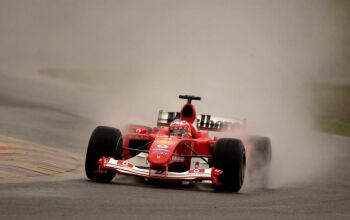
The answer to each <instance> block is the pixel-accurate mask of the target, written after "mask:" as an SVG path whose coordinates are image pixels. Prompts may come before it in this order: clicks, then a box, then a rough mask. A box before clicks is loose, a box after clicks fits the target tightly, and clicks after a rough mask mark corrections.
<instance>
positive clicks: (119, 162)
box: [117, 160, 134, 168]
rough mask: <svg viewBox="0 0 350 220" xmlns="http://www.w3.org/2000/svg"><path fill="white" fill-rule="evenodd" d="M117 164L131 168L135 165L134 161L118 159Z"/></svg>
mask: <svg viewBox="0 0 350 220" xmlns="http://www.w3.org/2000/svg"><path fill="white" fill-rule="evenodd" d="M117 164H118V165H119V166H123V167H129V168H133V167H134V165H133V164H132V163H129V162H126V161H122V160H118V162H117Z"/></svg>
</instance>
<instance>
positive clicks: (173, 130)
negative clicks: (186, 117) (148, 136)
mask: <svg viewBox="0 0 350 220" xmlns="http://www.w3.org/2000/svg"><path fill="white" fill-rule="evenodd" d="M169 134H170V136H178V137H185V138H191V137H192V134H191V125H190V124H189V123H188V122H187V121H183V120H180V119H176V120H174V121H173V122H171V124H170V125H169Z"/></svg>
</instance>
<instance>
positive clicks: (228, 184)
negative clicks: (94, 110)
mask: <svg viewBox="0 0 350 220" xmlns="http://www.w3.org/2000/svg"><path fill="white" fill-rule="evenodd" d="M179 98H181V99H187V103H186V104H185V105H184V106H183V107H182V109H181V111H180V112H164V111H159V115H158V123H157V125H158V126H157V127H155V128H153V129H152V128H149V127H147V126H140V125H130V126H128V129H127V130H128V132H127V133H126V134H124V135H122V134H121V132H120V130H118V129H116V128H111V127H105V126H99V127H97V128H96V129H95V130H94V131H93V133H92V134H91V138H90V141H89V145H88V149H87V153H86V161H85V172H86V175H87V177H88V178H89V179H91V180H94V181H97V182H109V181H111V180H112V179H113V178H114V176H115V175H116V173H118V174H125V175H133V176H139V177H143V178H146V179H158V180H162V181H169V182H174V181H203V180H210V181H211V183H212V185H213V186H214V188H215V189H221V190H228V191H234V192H238V191H239V190H240V189H241V187H242V185H243V182H244V177H245V172H246V162H247V161H248V162H249V161H251V163H250V164H253V165H252V167H253V166H254V167H257V166H258V167H266V166H267V165H268V164H269V162H270V159H271V144H270V140H269V139H268V138H266V137H250V136H248V135H247V134H246V129H245V120H229V119H223V118H215V117H212V116H211V115H196V110H195V107H194V106H193V104H192V103H191V102H192V100H201V98H200V97H195V96H188V95H180V96H179ZM227 130H230V133H229V134H230V135H229V136H230V138H217V137H213V138H211V137H209V135H208V131H217V132H222V131H227ZM248 171H249V169H248Z"/></svg>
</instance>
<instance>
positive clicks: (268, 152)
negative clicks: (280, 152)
mask: <svg viewBox="0 0 350 220" xmlns="http://www.w3.org/2000/svg"><path fill="white" fill-rule="evenodd" d="M251 142H252V160H253V161H254V163H257V164H258V165H259V166H269V165H270V163H271V157H272V147H271V140H270V138H268V137H264V136H252V137H251Z"/></svg>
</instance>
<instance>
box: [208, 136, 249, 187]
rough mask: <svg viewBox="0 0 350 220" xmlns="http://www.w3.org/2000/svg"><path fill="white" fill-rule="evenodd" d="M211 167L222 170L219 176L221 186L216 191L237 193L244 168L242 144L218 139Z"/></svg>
mask: <svg viewBox="0 0 350 220" xmlns="http://www.w3.org/2000/svg"><path fill="white" fill-rule="evenodd" d="M212 165H213V166H214V167H215V168H217V169H220V170H223V173H222V174H221V175H220V176H219V180H220V182H221V183H222V185H221V186H216V189H220V190H227V191H232V192H238V191H239V190H240V189H241V188H242V186H243V182H244V176H245V167H246V155H245V149H244V146H243V143H242V142H241V141H240V140H238V139H233V138H222V139H219V140H218V141H217V142H216V145H215V147H214V152H213V161H212Z"/></svg>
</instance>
